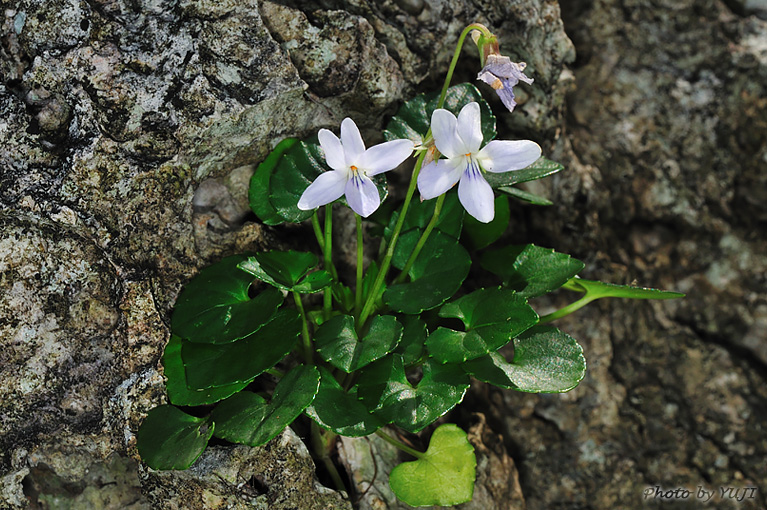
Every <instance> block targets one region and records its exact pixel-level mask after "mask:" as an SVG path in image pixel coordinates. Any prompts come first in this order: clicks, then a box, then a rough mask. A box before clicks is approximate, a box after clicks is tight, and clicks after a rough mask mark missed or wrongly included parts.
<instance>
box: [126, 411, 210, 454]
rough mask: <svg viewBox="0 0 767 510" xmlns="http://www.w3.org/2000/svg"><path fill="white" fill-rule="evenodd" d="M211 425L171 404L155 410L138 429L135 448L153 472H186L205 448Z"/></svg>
mask: <svg viewBox="0 0 767 510" xmlns="http://www.w3.org/2000/svg"><path fill="white" fill-rule="evenodd" d="M212 435H213V423H212V422H211V421H210V419H208V418H195V417H194V416H189V415H188V414H186V413H185V412H183V411H181V410H179V409H178V408H176V407H173V406H171V405H162V406H159V407H155V408H154V409H152V410H151V411H149V414H147V417H146V418H145V419H144V422H143V423H142V424H141V427H139V430H138V434H137V436H136V447H137V448H138V452H139V455H141V458H142V459H143V460H144V462H146V463H147V465H148V466H149V467H151V468H152V469H186V468H188V467H189V466H191V465H192V463H193V462H194V461H195V460H197V458H198V457H199V456H200V455H201V454H202V452H203V451H204V450H205V447H206V446H208V440H209V439H210V436H212Z"/></svg>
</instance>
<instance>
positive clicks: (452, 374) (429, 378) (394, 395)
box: [357, 354, 469, 433]
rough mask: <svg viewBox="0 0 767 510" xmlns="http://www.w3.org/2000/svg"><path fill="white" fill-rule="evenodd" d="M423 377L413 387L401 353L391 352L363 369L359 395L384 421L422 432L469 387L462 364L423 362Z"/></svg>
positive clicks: (411, 430) (458, 400)
mask: <svg viewBox="0 0 767 510" xmlns="http://www.w3.org/2000/svg"><path fill="white" fill-rule="evenodd" d="M422 369H423V378H422V379H421V381H420V382H419V383H418V384H417V386H413V385H412V384H411V383H410V381H408V379H407V376H406V374H405V366H404V364H403V360H402V356H401V355H399V354H392V355H389V356H387V357H386V358H383V359H381V360H379V361H377V362H375V363H373V364H372V365H370V366H369V367H366V368H365V369H364V370H363V371H362V376H361V377H360V383H359V390H358V391H357V395H358V396H359V398H360V399H361V400H362V402H363V403H364V404H365V405H366V406H367V408H368V409H370V410H371V411H374V414H375V415H376V416H377V417H378V418H380V419H381V420H382V421H384V422H385V423H394V424H395V425H398V426H399V427H402V428H403V429H405V430H407V431H408V432H413V433H416V432H420V431H421V430H423V429H424V427H426V426H427V425H429V424H431V423H432V422H433V421H434V420H436V419H437V418H439V417H440V416H442V415H443V414H445V413H446V412H448V411H449V410H451V409H452V408H453V407H455V406H456V405H457V404H458V403H459V402H460V401H461V400H462V399H463V396H464V394H465V393H466V390H467V389H468V388H469V377H468V376H467V375H466V373H465V372H464V371H463V369H462V368H461V367H460V366H459V365H450V364H448V365H440V364H439V363H436V362H434V361H433V360H427V361H426V363H424V364H423V367H422Z"/></svg>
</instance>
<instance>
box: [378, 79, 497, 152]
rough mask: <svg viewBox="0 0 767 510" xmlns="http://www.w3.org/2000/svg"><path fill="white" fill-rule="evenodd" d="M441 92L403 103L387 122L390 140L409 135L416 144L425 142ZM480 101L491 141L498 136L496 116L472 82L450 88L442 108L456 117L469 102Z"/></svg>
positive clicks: (487, 138)
mask: <svg viewBox="0 0 767 510" xmlns="http://www.w3.org/2000/svg"><path fill="white" fill-rule="evenodd" d="M438 100H439V93H438V92H435V93H431V94H427V95H424V94H419V95H417V96H416V97H415V98H413V99H411V100H410V101H407V102H406V103H405V104H403V105H402V106H401V107H400V109H399V111H398V112H397V115H395V116H394V117H393V118H392V119H391V121H389V123H388V124H387V125H386V130H384V137H385V138H386V139H387V140H396V139H397V138H408V139H410V140H413V142H415V143H416V144H418V143H421V142H423V137H424V136H426V133H427V132H428V131H429V126H430V125H431V114H432V113H433V112H434V110H435V109H436V107H437V101H438ZM473 101H474V102H477V103H479V109H480V112H481V115H482V121H481V128H482V137H483V138H484V142H485V143H487V142H489V141H490V140H492V139H493V138H495V135H496V132H495V115H493V112H492V110H491V109H490V106H489V105H488V104H487V102H486V101H485V100H484V99H483V98H482V94H480V92H479V90H477V87H475V86H474V85H472V84H471V83H459V84H458V85H453V86H452V87H450V88H449V89H447V95H446V96H445V104H444V106H443V107H442V108H444V109H445V110H448V111H450V112H452V113H453V114H455V115H456V116H457V115H458V113H459V112H460V111H461V108H463V107H464V106H465V105H467V104H469V103H471V102H473Z"/></svg>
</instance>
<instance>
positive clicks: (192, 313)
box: [171, 255, 283, 344]
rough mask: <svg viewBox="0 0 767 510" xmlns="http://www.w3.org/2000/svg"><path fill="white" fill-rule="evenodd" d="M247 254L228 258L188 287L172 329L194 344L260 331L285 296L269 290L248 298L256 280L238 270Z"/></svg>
mask: <svg viewBox="0 0 767 510" xmlns="http://www.w3.org/2000/svg"><path fill="white" fill-rule="evenodd" d="M243 260H245V255H235V256H232V257H226V258H225V259H223V260H222V261H221V262H218V263H216V264H213V265H212V266H208V267H206V268H205V269H203V270H202V271H200V273H199V274H198V275H197V276H196V277H194V278H193V279H192V281H190V282H189V283H187V284H186V287H184V290H183V291H181V294H180V295H179V297H178V300H177V301H176V307H175V309H174V310H173V316H172V317H171V329H172V330H173V332H174V333H175V334H177V335H178V336H180V337H181V338H185V339H187V340H189V341H190V342H201V343H211V344H224V343H229V342H234V341H235V340H239V339H241V338H245V337H246V336H248V335H251V334H253V333H254V332H256V331H258V329H259V328H260V327H262V326H263V325H264V324H266V323H267V322H268V321H269V319H270V318H271V317H272V316H273V315H274V312H275V311H276V310H277V308H278V307H279V306H280V305H281V304H282V299H283V298H282V293H280V292H279V291H278V290H276V289H266V290H265V291H263V292H261V293H260V294H259V295H258V296H256V297H255V298H254V299H250V297H249V296H248V289H249V288H250V285H251V284H252V283H253V277H252V276H251V275H249V274H248V273H246V272H245V271H242V270H240V269H238V268H237V265H238V264H239V263H240V262H242V261H243Z"/></svg>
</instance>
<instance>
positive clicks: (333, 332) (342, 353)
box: [314, 315, 402, 373]
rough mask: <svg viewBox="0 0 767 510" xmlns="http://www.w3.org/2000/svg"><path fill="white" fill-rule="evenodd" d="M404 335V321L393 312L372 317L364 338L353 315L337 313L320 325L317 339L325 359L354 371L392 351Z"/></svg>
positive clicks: (345, 369) (336, 365)
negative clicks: (358, 331) (358, 334)
mask: <svg viewBox="0 0 767 510" xmlns="http://www.w3.org/2000/svg"><path fill="white" fill-rule="evenodd" d="M401 336H402V325H401V324H400V323H399V322H397V319H396V318H394V317H393V316H391V315H378V316H376V317H374V318H373V321H372V322H371V324H370V329H369V331H368V332H367V333H366V334H365V336H364V337H363V338H362V340H359V338H358V337H357V332H356V331H355V329H354V318H353V317H350V316H349V315H337V316H335V317H333V318H332V319H330V320H328V321H327V322H323V323H322V325H321V326H320V327H319V328H317V331H316V333H315V334H314V342H315V344H316V345H317V352H318V353H319V355H320V356H322V359H324V360H325V361H327V362H328V363H330V364H331V365H333V366H334V367H336V368H340V369H341V370H343V371H344V372H346V373H351V372H354V371H356V370H359V369H360V368H362V367H364V366H366V365H368V364H370V363H372V362H373V361H375V360H377V359H379V358H381V357H383V356H386V355H387V354H389V353H390V352H391V351H392V350H393V349H394V348H395V347H396V346H397V343H398V342H399V339H400V337H401Z"/></svg>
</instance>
